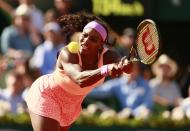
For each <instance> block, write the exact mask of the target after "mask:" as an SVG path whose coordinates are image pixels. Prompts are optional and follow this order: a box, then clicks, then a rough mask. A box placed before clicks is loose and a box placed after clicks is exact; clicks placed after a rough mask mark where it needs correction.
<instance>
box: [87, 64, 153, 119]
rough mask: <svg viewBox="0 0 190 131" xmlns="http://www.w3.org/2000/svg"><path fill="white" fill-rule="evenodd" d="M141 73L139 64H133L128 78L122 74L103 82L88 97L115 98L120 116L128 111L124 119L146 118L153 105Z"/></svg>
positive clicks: (150, 94)
mask: <svg viewBox="0 0 190 131" xmlns="http://www.w3.org/2000/svg"><path fill="white" fill-rule="evenodd" d="M141 72H142V70H141V65H140V63H135V64H134V65H133V71H132V73H131V74H130V76H128V75H127V74H124V75H123V76H122V77H120V78H116V79H111V80H109V81H107V82H105V83H104V84H103V85H101V86H100V87H97V88H95V89H94V90H93V91H92V92H91V93H90V94H89V97H93V98H101V99H103V98H107V97H110V96H115V97H116V98H117V99H118V100H119V102H120V105H121V112H120V114H123V115H125V114H126V112H128V111H129V114H128V115H127V116H126V117H129V116H134V117H135V118H147V117H148V116H149V114H150V112H151V108H152V105H153V103H152V92H151V89H150V88H149V86H148V82H147V81H146V80H144V79H143V77H142V76H141Z"/></svg>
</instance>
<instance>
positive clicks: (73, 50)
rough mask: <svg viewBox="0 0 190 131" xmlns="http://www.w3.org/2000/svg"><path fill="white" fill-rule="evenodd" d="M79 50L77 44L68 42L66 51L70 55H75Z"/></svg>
mask: <svg viewBox="0 0 190 131" xmlns="http://www.w3.org/2000/svg"><path fill="white" fill-rule="evenodd" d="M79 49H80V45H79V43H77V42H70V43H69V44H68V50H69V51H70V52H71V53H77V52H78V51H79Z"/></svg>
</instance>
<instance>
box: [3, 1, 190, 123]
mask: <svg viewBox="0 0 190 131" xmlns="http://www.w3.org/2000/svg"><path fill="white" fill-rule="evenodd" d="M18 2H19V5H18V7H16V8H14V7H12V6H11V5H9V4H8V3H6V1H3V0H1V1H0V7H1V9H3V10H4V11H5V12H7V13H8V14H10V16H11V17H12V22H11V25H9V26H8V27H5V28H4V29H3V31H2V33H1V37H0V49H1V54H0V116H2V115H4V114H5V113H6V112H11V113H16V114H17V113H23V112H27V109H26V105H25V102H24V97H25V95H26V93H27V90H28V89H29V88H30V86H31V84H32V82H33V81H34V80H35V79H36V78H37V77H39V76H41V75H43V74H48V73H51V72H52V71H53V69H54V67H55V63H56V55H57V52H58V51H59V50H60V49H61V48H62V47H64V46H66V45H67V43H69V42H70V41H78V36H79V35H80V33H75V34H73V35H72V36H67V35H66V34H63V33H62V32H61V27H60V25H59V23H57V21H56V20H57V18H59V17H60V16H61V15H63V14H68V13H71V8H72V5H73V3H72V0H54V5H53V7H52V9H48V10H47V11H46V12H42V11H41V10H40V9H39V8H38V7H36V5H35V4H34V1H33V0H18ZM116 34H117V35H116ZM109 40H110V41H112V43H113V41H115V44H114V45H110V47H108V48H111V49H113V50H115V51H117V52H118V54H120V55H121V56H128V55H129V52H130V49H131V46H132V45H133V43H134V41H135V29H134V28H131V27H126V28H125V29H123V32H122V34H118V33H116V32H114V31H113V30H112V33H111V34H110V38H109ZM179 69H180V68H179V63H178V62H177V61H175V60H174V59H172V58H171V57H170V56H168V55H167V54H164V53H162V54H160V56H159V58H158V59H157V61H156V62H155V63H154V64H152V65H143V64H142V63H140V62H136V63H134V64H133V67H132V70H133V72H132V73H131V74H123V75H122V76H120V77H117V78H110V79H107V80H106V82H105V83H104V84H103V85H100V86H99V87H96V88H95V89H94V90H93V91H92V92H91V93H90V94H89V95H88V96H87V99H86V100H85V102H84V111H83V114H86V115H92V114H96V113H98V114H99V113H100V117H102V118H109V117H113V116H115V117H118V118H122V119H126V118H127V119H128V118H130V119H131V118H135V119H147V118H149V117H150V116H151V115H152V114H159V115H161V116H162V117H164V118H172V119H175V120H181V119H184V118H188V119H190V67H186V69H184V71H183V73H182V74H181V75H180V77H177V76H179V75H178V74H179ZM109 98H114V99H116V101H117V102H118V104H117V109H115V108H114V105H113V103H106V102H104V99H109ZM88 99H93V101H90V102H89V101H88Z"/></svg>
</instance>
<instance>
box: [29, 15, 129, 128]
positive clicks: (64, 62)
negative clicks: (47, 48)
mask: <svg viewBox="0 0 190 131" xmlns="http://www.w3.org/2000/svg"><path fill="white" fill-rule="evenodd" d="M60 22H61V23H62V24H63V23H67V22H68V23H70V24H72V23H74V24H75V25H72V26H66V25H65V26H64V27H63V28H67V27H69V28H70V30H74V29H73V28H81V27H76V25H78V26H82V28H83V31H82V35H81V36H80V38H79V43H80V46H81V48H80V50H79V51H78V53H72V52H71V51H69V49H68V47H67V46H66V47H64V48H63V49H62V50H61V51H60V53H59V55H58V59H57V64H56V69H55V71H54V72H53V73H52V74H48V75H44V76H41V77H39V78H38V79H37V80H36V81H35V82H34V83H33V84H32V86H31V88H30V89H29V92H28V95H27V96H26V102H27V106H28V109H29V114H30V117H31V122H32V126H33V129H34V131H68V129H69V127H70V126H71V124H72V123H73V122H74V121H75V120H76V119H77V118H78V116H79V115H80V112H81V110H82V109H81V103H82V101H83V99H84V97H85V96H86V95H87V94H88V93H89V92H90V91H91V90H92V89H93V88H94V87H96V86H97V85H99V84H101V83H103V81H104V79H105V77H106V76H111V77H115V76H119V75H120V74H121V73H123V71H124V70H123V69H125V71H127V69H128V68H129V67H130V66H129V65H130V64H129V63H128V60H127V59H125V58H122V59H121V58H119V56H118V55H117V54H116V53H115V52H113V51H112V50H109V49H107V48H105V47H104V45H105V44H106V43H107V37H108V29H107V26H106V25H105V23H103V22H102V21H101V20H100V19H99V18H97V17H95V16H90V15H84V14H77V15H76V14H73V15H65V16H63V17H62V18H61V19H60ZM86 22H88V23H86ZM84 23H85V26H83V25H84ZM63 30H64V29H63Z"/></svg>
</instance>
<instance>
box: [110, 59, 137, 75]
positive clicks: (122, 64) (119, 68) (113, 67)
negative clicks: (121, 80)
mask: <svg viewBox="0 0 190 131" xmlns="http://www.w3.org/2000/svg"><path fill="white" fill-rule="evenodd" d="M132 66H133V65H132V62H129V60H128V59H127V58H126V57H123V58H122V59H121V60H120V61H119V63H113V64H109V65H108V72H109V76H111V77H118V76H120V75H121V74H122V73H123V72H124V73H127V74H130V73H131V72H132Z"/></svg>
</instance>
